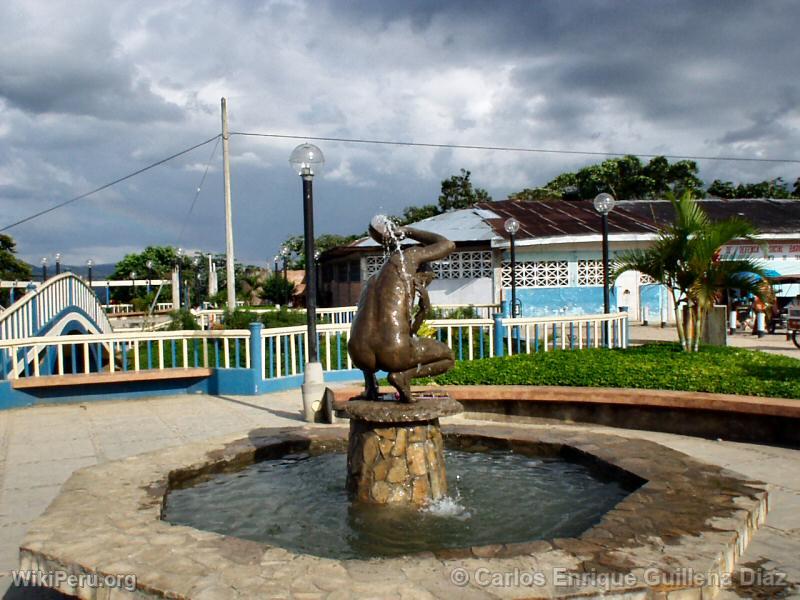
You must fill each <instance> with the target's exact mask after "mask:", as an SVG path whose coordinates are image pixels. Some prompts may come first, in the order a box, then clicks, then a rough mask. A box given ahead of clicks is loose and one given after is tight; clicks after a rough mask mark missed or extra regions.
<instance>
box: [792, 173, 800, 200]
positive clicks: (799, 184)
mask: <svg viewBox="0 0 800 600" xmlns="http://www.w3.org/2000/svg"><path fill="white" fill-rule="evenodd" d="M792 195H793V196H794V197H795V198H800V177H798V178H797V179H795V181H794V189H793V190H792Z"/></svg>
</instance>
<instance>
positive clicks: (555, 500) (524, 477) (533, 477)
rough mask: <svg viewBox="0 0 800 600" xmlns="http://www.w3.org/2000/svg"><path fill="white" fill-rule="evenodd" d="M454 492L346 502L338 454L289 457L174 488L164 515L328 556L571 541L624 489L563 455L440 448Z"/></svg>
mask: <svg viewBox="0 0 800 600" xmlns="http://www.w3.org/2000/svg"><path fill="white" fill-rule="evenodd" d="M445 455H446V459H447V465H448V467H447V471H448V479H449V486H450V490H451V494H452V495H451V496H449V497H445V498H442V499H440V500H438V501H435V502H432V503H430V504H429V505H428V506H425V507H423V508H421V509H420V508H417V507H415V506H414V505H408V504H405V505H388V506H375V505H371V504H362V503H358V502H356V503H353V502H351V500H350V498H349V497H348V495H347V493H346V491H345V490H344V488H343V486H342V477H343V473H344V471H345V463H346V457H345V455H344V454H341V453H328V454H322V455H319V456H308V455H295V456H290V457H284V458H282V459H277V460H267V461H264V462H261V463H256V464H254V465H252V466H250V467H248V468H246V469H244V470H242V471H239V472H237V473H225V474H219V475H215V476H214V477H213V478H212V479H211V480H208V481H203V482H202V483H199V484H197V485H196V486H194V487H191V488H186V489H178V490H173V491H171V492H170V493H169V495H168V496H167V500H166V509H165V517H164V518H165V519H166V520H167V521H170V522H172V523H175V524H181V525H190V526H193V527H197V528H200V529H206V530H211V531H216V532H219V533H223V534H227V535H232V536H236V537H241V538H246V539H251V540H256V541H261V542H265V543H268V544H271V545H275V546H280V547H283V548H287V549H289V550H293V551H297V552H303V553H308V554H313V555H316V556H324V557H329V558H338V559H342V558H362V559H363V558H372V557H380V556H396V555H401V554H412V553H416V552H424V551H435V550H439V549H444V548H467V547H470V546H479V545H485V544H498V543H513V542H523V541H531V540H535V539H551V538H555V537H572V536H576V535H579V534H580V533H581V532H582V531H584V530H585V529H587V528H588V527H590V526H592V525H593V524H594V523H596V522H597V521H598V520H599V519H600V518H601V516H602V515H603V514H604V513H605V512H606V511H607V510H608V509H609V508H611V507H612V506H614V505H615V504H616V503H617V502H619V500H621V499H622V498H623V497H624V496H625V495H627V493H628V492H629V491H630V487H628V486H626V485H624V484H622V483H620V482H618V481H609V480H608V479H606V478H603V477H598V476H597V475H595V474H594V472H593V471H591V470H590V469H589V468H587V467H585V466H583V465H580V464H576V463H572V462H569V461H566V460H563V459H560V458H552V457H531V456H526V455H523V454H517V453H514V452H510V451H507V450H491V451H488V452H468V451H464V450H448V451H445Z"/></svg>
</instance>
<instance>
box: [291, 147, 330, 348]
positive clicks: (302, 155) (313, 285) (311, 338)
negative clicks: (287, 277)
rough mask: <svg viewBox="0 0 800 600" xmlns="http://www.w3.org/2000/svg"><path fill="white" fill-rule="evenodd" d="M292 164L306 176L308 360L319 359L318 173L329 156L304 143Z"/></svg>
mask: <svg viewBox="0 0 800 600" xmlns="http://www.w3.org/2000/svg"><path fill="white" fill-rule="evenodd" d="M289 163H290V164H291V165H292V167H294V170H295V172H296V173H297V174H298V175H300V177H301V178H302V179H303V236H304V238H305V259H306V323H307V324H308V361H309V362H314V363H315V362H317V268H316V261H315V260H314V189H313V182H314V172H315V171H317V172H319V170H320V169H321V168H322V165H323V164H324V163H325V157H324V156H323V155H322V150H320V149H319V148H317V147H316V146H315V145H314V144H300V145H299V146H298V147H297V148H295V149H294V150H293V151H292V154H291V156H290V157H289Z"/></svg>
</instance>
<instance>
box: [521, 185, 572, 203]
mask: <svg viewBox="0 0 800 600" xmlns="http://www.w3.org/2000/svg"><path fill="white" fill-rule="evenodd" d="M562 196H563V194H562V193H561V192H560V191H558V190H555V189H550V188H547V187H543V188H525V189H524V190H522V191H519V192H516V193H515V194H511V195H510V196H509V197H508V199H509V200H522V201H527V202H536V201H542V200H561V198H562Z"/></svg>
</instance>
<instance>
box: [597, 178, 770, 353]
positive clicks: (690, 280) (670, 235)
mask: <svg viewBox="0 0 800 600" xmlns="http://www.w3.org/2000/svg"><path fill="white" fill-rule="evenodd" d="M670 201H671V202H672V206H673V208H674V210H675V219H674V221H673V223H672V224H671V225H668V226H667V227H665V228H663V229H662V230H661V231H660V232H659V234H658V238H657V240H656V241H655V243H654V244H653V245H652V246H650V247H649V248H647V249H643V250H628V251H626V252H623V253H622V254H620V256H619V257H618V258H617V261H616V264H615V267H614V272H613V274H612V279H614V280H616V278H617V277H619V275H621V274H622V273H624V272H625V271H630V270H634V271H639V272H640V273H644V274H646V275H649V276H650V277H652V278H653V279H655V280H656V281H658V282H659V283H661V284H663V285H664V286H666V287H667V289H669V291H670V294H671V296H672V302H673V306H674V308H675V315H676V325H677V328H678V338H679V339H680V342H681V346H682V347H683V349H684V350H686V351H687V352H697V351H698V349H699V343H700V338H701V337H702V333H703V326H704V323H705V317H706V314H707V313H708V311H709V310H710V309H711V308H712V307H713V305H714V303H715V302H717V301H718V300H719V299H720V297H721V295H722V293H723V292H724V290H725V289H729V288H736V289H739V290H741V291H742V292H743V293H745V294H748V293H760V291H761V287H762V283H761V282H760V281H759V280H758V279H756V278H755V277H753V276H751V275H745V273H755V274H757V275H760V276H761V277H762V278H763V277H764V269H763V267H762V266H761V264H760V263H759V262H757V261H754V260H752V259H740V260H720V258H719V249H720V248H721V247H722V246H723V245H725V244H727V243H729V242H730V241H731V240H734V239H745V240H749V241H754V240H755V236H756V235H757V233H758V232H757V230H756V229H755V228H754V227H753V226H752V225H751V224H750V223H749V222H748V221H746V220H744V219H741V218H739V217H733V218H730V219H725V220H723V221H716V222H712V221H711V220H710V219H709V218H708V215H706V213H705V212H704V211H703V209H702V208H701V207H700V205H699V204H698V203H697V202H696V200H695V199H694V197H693V195H692V193H691V192H689V191H687V192H684V193H683V195H682V196H681V197H680V198H678V199H676V198H675V196H672V195H671V196H670ZM684 304H685V305H686V307H687V315H686V318H684V315H683V312H682V310H681V307H682V305H684Z"/></svg>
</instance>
